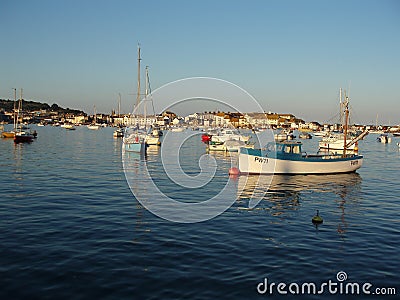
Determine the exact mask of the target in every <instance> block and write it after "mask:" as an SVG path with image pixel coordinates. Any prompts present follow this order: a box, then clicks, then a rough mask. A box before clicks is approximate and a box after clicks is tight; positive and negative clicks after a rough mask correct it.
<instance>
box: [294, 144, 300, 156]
mask: <svg viewBox="0 0 400 300" xmlns="http://www.w3.org/2000/svg"><path fill="white" fill-rule="evenodd" d="M293 153H294V154H299V153H300V145H294V146H293Z"/></svg>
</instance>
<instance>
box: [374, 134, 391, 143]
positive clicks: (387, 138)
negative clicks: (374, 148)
mask: <svg viewBox="0 0 400 300" xmlns="http://www.w3.org/2000/svg"><path fill="white" fill-rule="evenodd" d="M377 141H378V142H380V143H382V144H389V143H391V142H392V138H391V137H390V136H389V135H388V134H387V133H383V134H381V135H380V136H378V137H377Z"/></svg>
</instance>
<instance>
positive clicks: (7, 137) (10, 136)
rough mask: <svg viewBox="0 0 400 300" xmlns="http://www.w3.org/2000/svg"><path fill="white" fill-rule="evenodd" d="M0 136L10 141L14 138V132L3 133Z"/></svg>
mask: <svg viewBox="0 0 400 300" xmlns="http://www.w3.org/2000/svg"><path fill="white" fill-rule="evenodd" d="M1 136H2V137H3V138H6V139H12V138H14V136H15V132H13V131H9V132H8V131H3V132H2V133H1Z"/></svg>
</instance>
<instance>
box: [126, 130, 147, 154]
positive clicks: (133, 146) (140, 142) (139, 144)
mask: <svg viewBox="0 0 400 300" xmlns="http://www.w3.org/2000/svg"><path fill="white" fill-rule="evenodd" d="M147 146H148V145H147V144H146V132H143V131H141V130H139V129H138V128H133V127H127V128H126V129H125V133H124V138H123V149H124V150H125V151H128V152H137V153H142V154H145V153H146V150H147Z"/></svg>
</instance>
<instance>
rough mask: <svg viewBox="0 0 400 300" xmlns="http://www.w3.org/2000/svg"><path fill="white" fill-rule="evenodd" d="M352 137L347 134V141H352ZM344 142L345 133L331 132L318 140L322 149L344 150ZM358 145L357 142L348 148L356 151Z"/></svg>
mask: <svg viewBox="0 0 400 300" xmlns="http://www.w3.org/2000/svg"><path fill="white" fill-rule="evenodd" d="M351 139H352V137H350V136H349V135H348V136H347V141H350V140H351ZM343 143H344V134H343V133H330V134H329V135H328V136H325V137H323V138H322V140H321V141H319V142H318V145H319V148H320V149H326V150H328V151H329V150H343ZM357 147H358V145H357V144H356V143H354V144H352V145H351V146H350V147H347V149H348V150H353V151H355V150H356V149H357Z"/></svg>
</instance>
